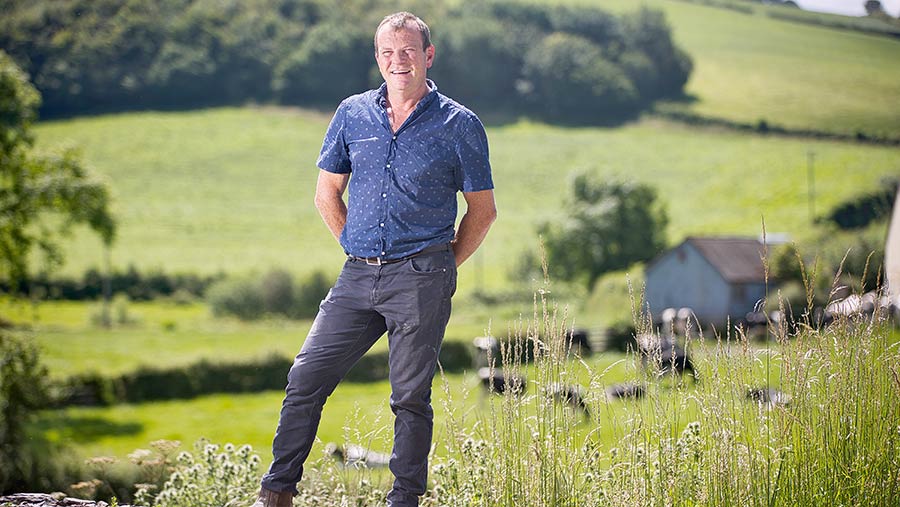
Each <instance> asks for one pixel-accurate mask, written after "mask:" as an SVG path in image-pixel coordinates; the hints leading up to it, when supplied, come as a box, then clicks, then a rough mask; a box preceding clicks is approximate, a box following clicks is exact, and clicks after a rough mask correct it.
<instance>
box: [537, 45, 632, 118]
mask: <svg viewBox="0 0 900 507" xmlns="http://www.w3.org/2000/svg"><path fill="white" fill-rule="evenodd" d="M523 74H524V76H525V79H526V80H527V81H528V82H529V83H530V85H531V92H530V94H529V99H530V101H531V102H532V104H533V106H534V107H536V108H539V110H540V111H542V112H543V113H545V114H547V115H548V116H549V117H550V118H553V119H555V120H566V121H575V122H584V121H591V122H593V123H608V122H610V121H613V120H619V119H621V117H622V115H623V114H626V115H627V114H630V113H632V112H634V111H635V110H636V106H637V99H638V95H637V90H636V89H635V88H634V85H633V84H632V83H631V81H629V79H628V77H627V76H626V74H625V72H624V71H623V70H622V69H621V68H620V67H619V66H617V65H616V64H615V63H613V62H611V61H609V60H607V59H606V58H605V57H604V56H603V52H602V51H601V49H600V47H599V46H597V45H596V44H594V43H593V42H591V41H589V40H588V39H585V38H584V37H580V36H577V35H570V34H566V33H554V34H552V35H548V36H547V37H545V38H544V39H543V40H542V41H540V42H539V43H538V44H536V45H535V46H534V47H533V48H532V49H531V50H530V51H528V53H527V54H526V55H525V65H524V68H523Z"/></svg>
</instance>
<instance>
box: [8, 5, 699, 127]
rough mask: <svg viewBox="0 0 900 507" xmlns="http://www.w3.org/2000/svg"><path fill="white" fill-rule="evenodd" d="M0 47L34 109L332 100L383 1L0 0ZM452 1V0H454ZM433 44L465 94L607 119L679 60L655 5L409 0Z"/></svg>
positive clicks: (497, 105)
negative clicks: (26, 77)
mask: <svg viewBox="0 0 900 507" xmlns="http://www.w3.org/2000/svg"><path fill="white" fill-rule="evenodd" d="M2 4H3V6H4V7H3V10H4V15H3V17H2V19H0V49H3V50H5V51H6V52H7V53H9V54H10V55H11V56H12V57H13V58H14V59H15V60H16V61H17V62H18V64H19V65H20V66H22V68H24V69H25V70H26V71H27V72H28V73H29V74H30V75H31V77H32V80H33V81H34V83H35V85H36V86H37V88H38V89H39V90H40V92H41V94H42V96H43V98H44V104H43V110H42V113H43V114H44V115H45V116H46V115H62V114H78V113H81V112H85V111H96V110H116V109H134V108H148V107H171V108H183V107H198V106H203V105H212V104H229V103H244V102H247V101H256V102H280V103H285V104H299V105H328V106H332V107H333V106H334V105H335V104H336V103H337V101H339V100H340V99H342V98H344V97H345V96H347V95H349V94H352V93H357V92H360V91H362V90H364V89H367V88H370V87H372V86H375V85H377V84H378V83H379V82H380V76H379V74H378V72H377V69H376V68H375V65H374V59H373V48H372V35H373V32H374V28H375V26H376V25H377V23H378V21H379V20H380V18H381V17H382V16H384V15H385V14H387V13H389V12H391V11H392V10H396V6H395V5H394V4H393V3H392V2H387V1H386V0H375V1H370V0H348V1H346V2H342V4H341V7H340V8H335V7H334V6H333V5H332V4H330V3H329V2H327V1H325V0H248V1H242V2H227V3H222V2H219V1H217V0H161V1H158V2H145V1H143V0H71V1H67V2H58V1H50V0H44V1H36V2H35V1H25V0H6V1H5V2H2ZM454 4H456V3H454ZM409 8H410V9H411V10H413V11H414V12H416V13H418V14H420V15H421V16H422V17H423V18H424V19H426V21H428V22H429V24H430V25H431V27H432V31H433V39H434V42H435V45H436V47H437V48H438V52H437V60H436V64H435V66H434V67H433V69H432V77H434V78H435V81H436V82H437V83H438V85H439V87H440V88H441V90H442V91H444V92H446V93H447V94H449V95H451V96H453V97H454V98H457V99H458V100H460V101H462V102H464V103H466V104H467V105H471V106H473V107H477V108H480V109H482V110H484V109H493V110H498V111H502V110H511V111H515V112H516V113H517V114H518V113H522V112H530V113H532V114H534V115H538V116H544V117H548V118H552V119H559V120H566V121H578V122H583V121H588V122H592V123H607V122H613V121H616V120H618V119H621V118H624V117H626V116H629V115H632V114H634V113H636V112H637V111H639V110H641V109H642V108H643V107H645V106H646V105H648V104H650V103H651V102H652V101H654V100H655V99H658V98H660V97H665V96H673V95H678V94H680V93H681V92H682V90H683V87H684V84H685V83H686V81H687V79H688V76H689V74H690V72H691V68H692V64H691V60H690V58H689V57H688V56H687V54H685V53H684V51H682V50H681V49H679V48H677V47H676V46H675V45H674V43H673V41H672V38H671V34H670V30H669V27H668V25H667V23H666V21H665V19H664V17H663V15H662V13H660V12H658V11H652V10H647V9H641V10H638V11H636V12H634V13H631V14H626V15H623V16H616V15H612V14H609V13H606V12H604V11H602V10H599V9H596V8H589V7H568V6H566V7H564V6H535V5H529V4H525V3H519V2H514V1H510V0H489V1H485V2H479V3H477V4H472V3H458V6H455V7H454V6H452V5H450V2H440V1H431V2H425V1H424V0H420V1H413V2H412V3H411V4H409Z"/></svg>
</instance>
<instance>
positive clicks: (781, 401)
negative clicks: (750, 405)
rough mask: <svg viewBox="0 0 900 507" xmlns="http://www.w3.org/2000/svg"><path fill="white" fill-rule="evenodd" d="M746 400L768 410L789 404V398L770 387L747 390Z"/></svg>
mask: <svg viewBox="0 0 900 507" xmlns="http://www.w3.org/2000/svg"><path fill="white" fill-rule="evenodd" d="M747 399H748V400H751V401H755V402H756V403H759V404H760V405H765V406H767V407H768V408H774V407H777V406H781V407H783V406H786V405H788V404H789V403H790V402H791V397H790V396H788V395H787V394H785V393H783V392H781V391H779V390H778V389H775V388H772V387H757V388H753V389H748V390H747Z"/></svg>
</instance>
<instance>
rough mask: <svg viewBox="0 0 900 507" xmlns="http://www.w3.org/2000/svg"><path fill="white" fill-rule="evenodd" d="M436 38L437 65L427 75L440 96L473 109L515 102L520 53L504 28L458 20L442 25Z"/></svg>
mask: <svg viewBox="0 0 900 507" xmlns="http://www.w3.org/2000/svg"><path fill="white" fill-rule="evenodd" d="M438 34H439V35H438V36H436V37H435V39H436V40H435V46H437V47H438V48H439V52H438V56H437V58H439V60H438V61H439V64H438V65H435V66H434V67H433V68H432V69H430V70H429V74H433V76H432V77H433V78H434V80H435V82H436V83H437V84H438V86H439V87H440V90H441V92H443V93H446V94H447V95H449V96H451V97H453V98H455V99H457V100H459V101H461V102H462V103H463V104H466V105H468V106H472V107H476V108H478V107H479V106H485V107H493V108H497V107H501V106H503V107H505V106H508V105H511V104H513V103H514V102H515V99H516V81H517V80H518V79H519V74H520V71H521V68H522V53H521V51H519V49H518V47H517V46H516V44H515V40H514V38H513V34H512V33H511V32H510V31H509V30H508V29H507V28H506V27H505V26H504V25H502V24H501V23H500V22H499V21H497V20H494V19H490V18H475V17H460V18H456V19H450V20H448V21H446V22H442V23H441V24H440V27H439V32H438Z"/></svg>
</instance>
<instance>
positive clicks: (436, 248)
mask: <svg viewBox="0 0 900 507" xmlns="http://www.w3.org/2000/svg"><path fill="white" fill-rule="evenodd" d="M444 250H450V243H443V244H440V245H432V246H429V247H425V248H423V249H422V250H419V251H418V252H416V253H414V254H412V255H407V256H406V257H400V258H399V259H383V258H381V257H357V256H355V255H351V254H347V258H349V259H352V260H355V261H361V262H365V263H366V264H368V265H369V266H383V265H385V264H395V263H397V262H403V261H408V260H409V259H412V258H413V257H418V256H420V255H424V254H429V253H434V252H442V251H444Z"/></svg>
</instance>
